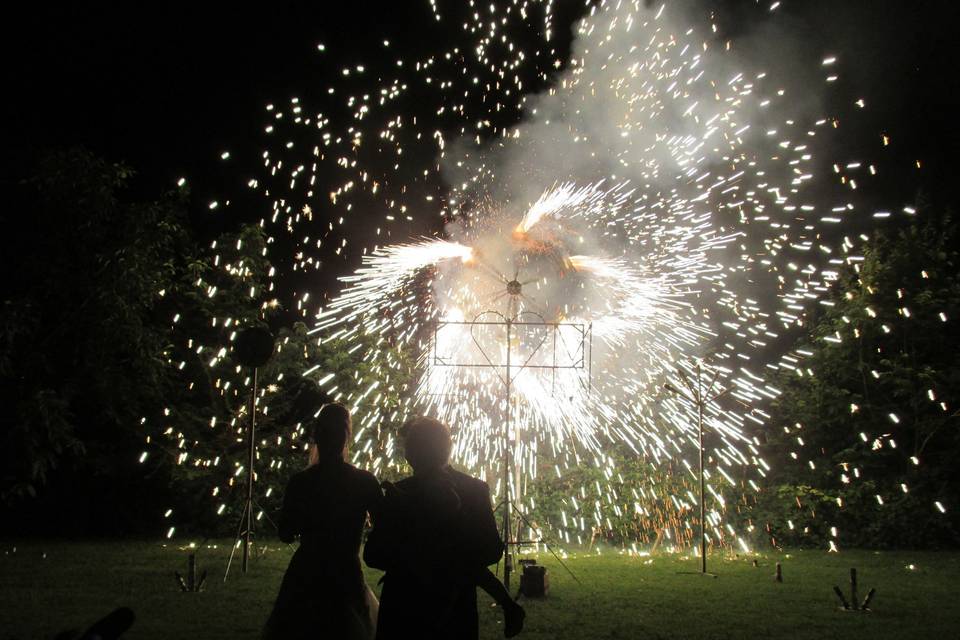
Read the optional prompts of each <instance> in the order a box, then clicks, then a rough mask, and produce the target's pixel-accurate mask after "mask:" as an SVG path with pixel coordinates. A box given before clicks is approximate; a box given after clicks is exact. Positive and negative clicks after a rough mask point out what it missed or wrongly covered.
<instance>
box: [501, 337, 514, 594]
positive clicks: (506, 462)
mask: <svg viewBox="0 0 960 640" xmlns="http://www.w3.org/2000/svg"><path fill="white" fill-rule="evenodd" d="M510 326H511V320H510V319H509V318H508V319H507V377H506V390H507V397H506V401H507V411H506V417H505V418H504V429H503V491H504V494H503V495H504V500H503V542H504V557H503V584H504V586H505V587H506V588H507V591H510V574H511V573H512V571H513V556H512V555H511V554H510V538H511V535H510V513H511V512H510V510H511V508H512V507H511V503H510V464H511V458H512V457H513V447H512V446H511V445H510V414H511V413H512V412H511V410H510V409H511V407H510V333H511V332H510Z"/></svg>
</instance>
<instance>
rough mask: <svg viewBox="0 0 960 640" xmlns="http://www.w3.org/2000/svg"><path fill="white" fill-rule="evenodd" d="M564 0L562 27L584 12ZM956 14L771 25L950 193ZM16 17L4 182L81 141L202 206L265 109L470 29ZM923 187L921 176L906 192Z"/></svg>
mask: <svg viewBox="0 0 960 640" xmlns="http://www.w3.org/2000/svg"><path fill="white" fill-rule="evenodd" d="M557 4H558V6H559V9H558V16H559V17H560V18H561V19H560V20H558V24H562V23H563V20H562V18H563V17H564V16H567V22H568V23H569V16H572V15H575V14H576V13H577V12H578V11H580V10H581V8H582V3H581V2H579V1H577V2H572V1H568V2H559V3H557ZM674 4H676V3H674ZM683 4H685V5H688V4H693V5H694V6H699V7H702V6H716V7H717V8H718V18H719V23H720V24H721V25H723V26H724V27H725V28H726V29H727V30H728V34H730V35H731V36H733V37H734V38H742V37H751V36H752V35H753V34H754V33H755V32H756V31H757V29H762V28H763V26H764V25H763V24H762V20H766V16H765V12H764V11H762V10H760V9H758V7H757V6H755V5H754V4H753V3H750V2H743V1H731V0H726V1H720V2H714V3H709V5H708V3H703V2H700V3H687V2H684V3H683ZM457 5H461V9H462V8H463V6H465V5H466V3H465V2H463V3H441V7H444V8H445V7H448V6H449V7H450V9H449V10H448V11H447V12H448V13H450V14H454V13H455V11H456V10H457V7H456V6H457ZM951 6H952V3H950V2H907V1H886V0H881V1H877V0H871V1H860V0H846V1H839V2H836V1H834V2H830V1H823V0H805V1H803V2H789V3H784V6H783V7H782V8H781V9H780V12H779V13H778V14H777V15H776V16H775V18H774V22H775V23H776V24H777V25H778V26H779V28H782V29H784V30H786V32H787V33H789V34H790V35H791V36H792V37H793V38H795V39H796V42H797V43H799V45H798V46H797V49H798V54H800V55H809V58H808V59H807V60H801V61H798V65H797V66H798V68H799V67H801V66H802V65H804V64H806V66H807V67H809V66H810V64H809V63H811V62H813V63H816V62H817V61H818V60H819V59H820V56H821V55H822V52H823V51H830V52H834V53H836V54H837V55H839V56H840V58H841V60H842V62H843V63H844V68H843V75H844V81H845V82H848V83H849V84H850V89H851V92H852V94H853V93H855V94H857V95H862V96H864V97H865V98H866V99H867V101H868V103H869V114H868V116H867V117H865V118H862V119H861V120H860V122H861V123H862V124H861V126H862V128H863V129H865V130H873V131H875V132H876V133H875V134H874V136H873V137H872V139H873V140H875V139H876V137H875V136H876V135H878V134H879V132H880V131H886V132H889V133H891V135H892V137H893V140H894V143H895V145H897V148H896V153H897V154H898V155H899V156H902V158H903V159H904V164H903V165H902V166H903V167H904V171H908V170H909V168H910V167H909V166H908V165H907V163H908V162H911V161H912V160H913V159H914V158H921V159H923V160H924V161H925V163H926V173H927V175H926V176H925V177H923V178H920V180H921V181H923V182H925V183H928V188H930V189H938V190H939V188H940V187H947V188H948V187H949V186H950V183H951V182H952V174H953V169H954V160H953V158H954V152H953V150H954V149H956V148H957V147H958V142H960V134H958V130H957V127H956V126H955V122H956V120H955V119H956V114H957V111H958V107H960V97H958V96H960V91H958V89H960V87H958V83H960V80H958V78H960V76H958V73H957V68H958V67H957V62H958V60H960V56H958V54H957V49H956V44H955V33H956V32H955V26H954V23H953V22H952V17H953V15H952V10H951ZM700 14H701V15H702V14H703V11H702V10H701V11H700ZM5 22H6V29H5V31H6V34H5V36H4V38H3V47H4V49H5V51H4V55H3V59H4V61H5V64H4V75H5V76H6V77H5V79H4V80H3V86H4V88H5V91H4V93H5V95H6V97H5V98H4V100H3V106H2V109H3V111H4V112H5V113H4V114H3V124H4V128H5V129H6V133H5V134H4V142H3V146H4V149H3V171H4V174H5V175H6V176H8V177H9V176H17V175H19V174H22V172H23V171H24V170H25V168H26V167H29V166H30V163H31V161H32V160H33V159H34V158H35V157H36V156H37V154H38V153H40V152H42V151H43V150H45V149H49V148H63V147H68V146H71V145H77V144H79V145H83V146H85V147H87V148H89V149H90V150H92V151H94V152H96V153H98V154H99V155H101V156H103V157H105V158H107V159H109V160H113V161H117V160H122V161H125V162H127V163H128V164H130V165H131V166H132V167H134V168H135V169H136V170H137V171H138V173H139V174H140V176H141V182H143V183H146V184H145V188H148V189H150V190H152V191H154V192H155V191H156V190H158V189H159V188H166V187H167V186H169V185H171V184H172V183H173V181H174V180H176V179H177V178H179V177H180V176H187V177H188V178H189V179H190V181H191V184H192V185H193V188H194V194H195V195H196V196H197V197H196V198H195V204H199V203H203V202H205V201H206V196H208V195H209V196H211V197H213V196H215V195H218V190H219V188H220V185H221V184H222V181H223V180H225V179H226V180H229V186H230V187H235V186H236V185H237V184H240V183H242V181H243V180H244V179H245V172H244V171H242V170H240V171H237V169H236V166H234V167H230V166H229V165H227V164H226V163H221V162H220V161H219V154H220V153H221V152H222V151H223V150H230V151H231V153H232V155H233V160H232V162H233V163H234V165H236V164H241V165H242V163H244V162H249V161H250V159H251V158H253V157H255V156H256V155H257V152H258V151H259V149H260V145H259V144H258V143H259V142H260V141H261V137H260V136H261V131H262V123H263V120H264V119H263V107H264V105H265V104H267V103H268V102H271V101H283V100H286V99H288V98H289V97H291V96H294V95H304V94H305V93H307V92H309V91H310V90H311V88H316V87H318V86H319V85H320V84H322V83H323V81H324V79H325V78H327V77H330V75H332V74H336V72H337V70H338V69H339V68H340V66H341V65H343V64H349V63H353V64H356V63H358V62H362V61H363V60H370V59H373V58H375V57H376V56H378V55H382V54H383V53H384V52H383V49H382V47H379V43H380V42H381V41H382V40H383V39H384V38H390V39H391V40H392V41H393V42H395V43H396V44H395V45H394V46H393V47H392V51H390V52H388V53H387V55H389V56H408V55H410V54H415V53H416V52H417V50H418V49H423V50H429V49H430V46H429V45H428V44H425V41H428V40H429V39H430V38H431V37H433V36H438V37H442V36H443V35H447V36H449V35H450V34H449V33H446V34H443V33H441V32H438V31H437V30H438V29H440V30H445V29H457V28H458V26H457V23H456V21H455V20H454V19H453V18H451V19H449V20H447V21H446V22H445V24H443V25H442V26H440V27H437V26H435V25H434V24H431V23H432V22H433V21H432V20H431V18H430V12H429V7H428V4H427V2H426V1H425V0H424V1H423V2H415V1H403V2H376V1H371V0H363V1H360V2H349V3H346V2H336V3H328V2H314V3H308V2H297V3H294V2H272V3H257V4H253V5H250V6H246V7H239V6H238V5H236V4H234V3H225V2H204V3H184V2H170V3H151V4H147V5H140V4H135V3H121V2H91V3H82V4H67V3H51V4H46V3H38V4H35V5H33V6H32V7H31V8H30V9H26V10H24V9H23V8H21V13H20V14H19V15H12V16H10V17H8V18H7V19H6V20H5ZM424 30H426V31H425V32H424ZM760 33H761V36H762V34H763V31H761V32H760ZM567 39H568V37H567ZM319 42H323V43H325V44H326V46H327V51H326V54H325V55H318V53H317V51H316V44H317V43H319ZM559 46H560V47H561V49H563V48H565V47H566V46H568V43H567V42H563V41H562V42H561V43H560V44H559ZM786 63H787V68H789V67H790V66H792V65H791V63H790V61H786ZM852 94H851V95H852ZM229 172H232V173H229ZM228 173H229V175H228ZM917 181H918V180H917V177H916V176H915V175H912V176H910V177H909V178H908V179H906V180H904V183H905V184H904V185H903V188H905V189H909V186H910V184H911V183H913V184H916V183H917ZM201 206H202V205H201ZM206 216H207V217H209V214H208V213H207V214H206ZM202 220H203V218H201V221H202Z"/></svg>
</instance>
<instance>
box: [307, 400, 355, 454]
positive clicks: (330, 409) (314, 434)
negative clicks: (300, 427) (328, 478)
mask: <svg viewBox="0 0 960 640" xmlns="http://www.w3.org/2000/svg"><path fill="white" fill-rule="evenodd" d="M350 431H351V430H350V411H348V410H347V408H346V407H345V406H343V405H342V404H340V403H339V402H331V403H330V404H325V405H323V406H322V407H320V412H319V413H318V414H317V417H316V418H315V419H314V421H313V424H311V425H310V440H311V442H313V443H314V444H315V445H317V455H318V457H320V458H330V457H334V456H337V457H338V456H341V455H342V454H343V448H344V447H345V446H346V444H347V440H348V439H349V438H350Z"/></svg>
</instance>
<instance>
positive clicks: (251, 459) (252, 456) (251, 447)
mask: <svg viewBox="0 0 960 640" xmlns="http://www.w3.org/2000/svg"><path fill="white" fill-rule="evenodd" d="M256 438H257V368H256V367H254V368H253V390H252V391H251V392H250V430H249V432H248V433H247V504H246V518H247V527H246V529H247V530H246V531H245V532H244V533H243V564H242V567H241V569H242V571H243V573H246V572H247V564H248V561H249V559H250V535H251V532H252V531H253V466H254V464H255V463H256V442H257V440H256Z"/></svg>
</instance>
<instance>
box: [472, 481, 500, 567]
mask: <svg viewBox="0 0 960 640" xmlns="http://www.w3.org/2000/svg"><path fill="white" fill-rule="evenodd" d="M478 486H479V487H480V489H478V491H477V492H476V503H475V504H474V512H475V514H476V522H475V523H474V527H473V542H474V545H473V549H474V553H475V556H474V558H475V560H476V561H477V562H478V563H479V565H480V566H483V567H488V566H490V565H491V564H494V563H497V562H499V561H500V558H501V556H503V540H501V539H500V531H499V530H498V529H497V520H496V517H495V516H494V514H493V506H492V504H491V502H490V487H489V486H488V485H487V483H486V482H480V483H479V485H478Z"/></svg>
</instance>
